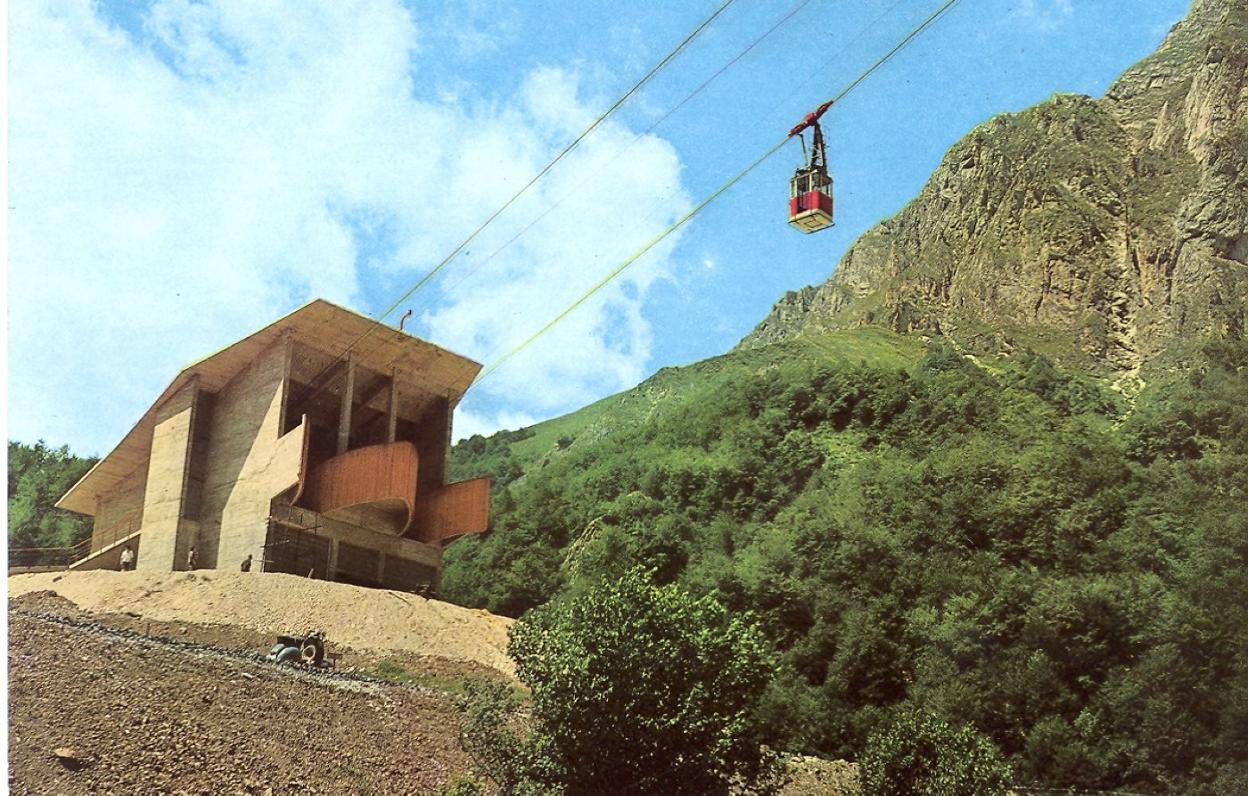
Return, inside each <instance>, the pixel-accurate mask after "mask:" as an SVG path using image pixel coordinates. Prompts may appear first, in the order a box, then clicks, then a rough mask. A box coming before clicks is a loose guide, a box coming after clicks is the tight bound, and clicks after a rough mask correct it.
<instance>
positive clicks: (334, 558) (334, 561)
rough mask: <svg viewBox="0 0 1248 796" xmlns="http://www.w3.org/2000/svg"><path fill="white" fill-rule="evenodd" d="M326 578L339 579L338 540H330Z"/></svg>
mask: <svg viewBox="0 0 1248 796" xmlns="http://www.w3.org/2000/svg"><path fill="white" fill-rule="evenodd" d="M325 580H338V540H337V539H330V540H329V561H328V562H326V564H325Z"/></svg>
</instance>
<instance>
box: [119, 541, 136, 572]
mask: <svg viewBox="0 0 1248 796" xmlns="http://www.w3.org/2000/svg"><path fill="white" fill-rule="evenodd" d="M132 569H134V550H132V549H131V548H130V545H126V546H125V547H123V548H122V549H121V571H122V572H127V571H129V570H132Z"/></svg>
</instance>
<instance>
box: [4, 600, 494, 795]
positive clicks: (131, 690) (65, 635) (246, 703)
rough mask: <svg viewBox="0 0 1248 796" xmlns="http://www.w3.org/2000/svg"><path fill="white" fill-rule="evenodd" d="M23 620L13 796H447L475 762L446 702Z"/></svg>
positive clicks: (12, 694) (12, 671) (12, 669)
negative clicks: (452, 782) (444, 789)
mask: <svg viewBox="0 0 1248 796" xmlns="http://www.w3.org/2000/svg"><path fill="white" fill-rule="evenodd" d="M70 610H71V612H72V609H70ZM61 613H65V612H63V611H62V612H61ZM9 620H10V624H9V699H10V702H9V708H10V715H9V789H10V791H11V792H13V793H17V794H24V793H32V794H77V793H136V794H137V793H228V794H238V793H245V794H275V793H276V794H284V793H373V794H378V793H437V792H438V790H439V788H440V785H441V784H442V783H444V782H446V781H447V780H448V779H449V778H451V777H453V776H454V775H455V774H459V773H466V772H467V771H468V770H469V768H470V766H471V763H470V761H469V760H468V758H467V757H466V755H465V754H464V753H463V751H462V750H461V749H460V748H459V743H458V739H457V734H456V730H457V727H458V723H459V713H458V709H457V708H456V705H455V703H454V700H453V699H452V698H450V697H449V696H446V695H441V694H437V693H433V692H429V691H427V690H421V689H414V688H404V687H399V686H392V685H379V684H371V683H363V684H361V683H355V682H336V681H333V680H330V679H328V678H324V677H316V676H313V675H308V674H304V675H300V674H299V673H297V672H292V671H291V670H289V669H282V668H279V667H276V666H273V665H271V664H262V663H257V662H248V661H239V660H231V659H222V658H217V657H212V656H208V655H202V654H194V653H189V652H187V651H185V650H178V649H171V648H169V647H167V646H164V645H161V644H157V643H151V642H148V641H146V640H144V639H141V638H139V639H134V638H117V637H114V636H110V635H108V634H101V633H97V632H91V631H90V630H88V629H83V628H79V627H66V626H63V625H57V624H54V623H49V622H47V621H45V620H43V619H40V618H36V617H32V616H29V615H24V614H22V613H20V612H14V613H11V614H10V617H9ZM58 753H59V755H60V756H59V757H58Z"/></svg>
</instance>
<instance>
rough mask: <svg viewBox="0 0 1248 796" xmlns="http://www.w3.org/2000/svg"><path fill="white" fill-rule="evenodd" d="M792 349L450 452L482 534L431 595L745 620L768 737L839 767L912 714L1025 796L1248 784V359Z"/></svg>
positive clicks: (502, 604) (461, 547) (718, 364)
mask: <svg viewBox="0 0 1248 796" xmlns="http://www.w3.org/2000/svg"><path fill="white" fill-rule="evenodd" d="M864 332H865V330H864ZM852 334H853V333H841V336H840V338H838V339H839V340H840V341H841V343H840V344H841V345H842V346H845V345H852V343H853V337H852ZM796 345H797V343H790V344H781V345H776V346H767V347H763V348H760V349H754V350H750V351H739V352H734V353H733V354H731V355H728V356H726V357H721V358H718V359H716V360H709V361H707V362H703V363H698V364H697V365H693V366H690V367H689V368H685V369H682V370H680V371H673V370H670V369H669V370H666V371H663V372H661V373H660V374H658V375H656V377H654V378H653V379H652V380H651V382H649V383H647V384H643V385H642V386H641V387H639V388H638V389H637V390H635V391H633V392H632V393H631V394H625V395H623V396H617V398H616V399H615V400H614V402H609V403H608V404H604V405H595V406H593V407H589V408H587V409H586V410H582V413H577V414H585V415H586V416H587V417H590V418H591V419H589V420H582V421H577V420H576V416H577V415H576V414H574V415H572V416H569V417H570V418H571V419H560V420H556V421H551V422H550V423H548V424H543V425H539V426H537V427H535V428H534V429H529V430H525V431H521V432H506V433H503V434H499V435H496V436H494V437H491V438H489V439H485V438H481V437H474V438H472V439H469V440H466V441H464V442H462V443H460V444H459V445H458V446H456V448H455V450H454V468H455V472H456V474H457V475H458V476H469V475H476V474H488V475H493V476H494V477H495V479H496V480H495V494H494V500H493V531H492V533H490V534H489V535H487V536H485V537H483V538H465V539H463V540H461V541H460V542H457V543H456V544H455V545H453V546H452V547H451V548H450V549H449V550H448V551H447V557H446V568H445V571H444V576H443V582H442V587H443V593H444V594H445V596H447V597H449V598H451V599H454V600H456V601H458V602H461V603H464V604H467V605H475V606H483V607H487V608H489V609H491V610H494V611H501V612H503V613H507V614H511V615H519V614H521V613H523V612H524V611H526V610H527V609H529V608H531V607H534V606H537V605H539V604H542V603H544V602H546V601H549V600H552V599H555V600H558V599H561V598H563V597H566V596H569V595H575V594H577V593H580V592H583V590H584V589H586V588H587V587H588V586H589V585H590V584H593V583H597V582H601V581H603V580H604V579H613V578H618V577H619V576H620V575H621V574H622V573H624V572H625V571H627V570H628V569H629V568H630V567H632V566H635V565H637V564H642V565H645V566H648V567H651V568H653V569H654V570H655V571H656V575H657V577H658V579H659V580H660V581H661V582H676V583H679V584H681V585H682V586H684V587H685V588H688V589H689V590H691V591H692V592H694V593H695V594H697V593H714V594H716V595H717V597H718V598H719V599H720V600H721V601H723V602H724V603H725V604H727V605H728V606H730V607H731V608H732V609H734V610H736V611H743V612H744V611H749V612H753V613H754V614H756V615H757V616H758V617H759V619H760V620H761V624H762V626H763V628H764V629H765V631H766V632H767V633H768V635H769V642H770V643H771V644H772V645H774V647H775V649H776V650H777V651H778V653H779V654H780V655H781V657H782V660H783V668H782V672H781V674H780V676H778V677H777V678H776V679H775V680H774V681H773V682H772V683H771V685H770V686H769V687H768V690H767V693H766V695H765V698H764V706H763V712H764V717H763V718H764V720H765V722H766V725H767V727H768V728H769V733H770V740H771V742H772V743H773V744H775V745H776V746H778V747H781V748H784V749H788V750H793V751H804V752H808V753H814V754H819V755H825V756H831V757H847V758H850V759H854V758H856V757H857V756H858V754H859V753H860V752H861V750H862V746H863V743H864V740H865V738H866V737H867V735H868V734H869V733H870V732H871V731H872V729H874V728H876V727H878V726H880V725H881V723H882V722H884V721H885V720H886V719H887V718H888V717H889V716H890V715H893V714H894V713H895V712H896V711H898V710H902V709H904V708H907V707H911V706H920V707H922V708H925V709H928V710H931V711H935V712H936V713H938V714H940V715H942V716H944V717H947V718H948V719H949V720H951V721H954V722H958V723H961V722H969V723H971V724H973V725H974V726H976V727H977V728H979V729H980V730H981V731H983V732H985V733H987V734H988V735H989V736H990V737H991V738H992V739H993V741H994V742H995V743H996V744H997V746H998V747H999V748H1000V749H1001V750H1002V751H1003V752H1004V753H1006V754H1007V755H1008V756H1009V758H1010V760H1011V763H1012V764H1013V765H1014V768H1015V771H1016V775H1017V776H1016V777H1015V781H1016V782H1029V783H1037V784H1044V785H1050V786H1062V787H1069V786H1076V787H1081V788H1122V787H1129V788H1132V789H1136V790H1145V791H1150V792H1151V791H1169V790H1181V791H1184V792H1208V793H1227V792H1235V791H1238V792H1246V791H1248V601H1246V600H1245V595H1248V567H1246V566H1245V565H1246V564H1248V510H1246V509H1248V406H1245V402H1244V400H1243V398H1244V396H1245V395H1248V342H1245V340H1244V339H1242V337H1241V338H1235V339H1226V340H1219V341H1213V342H1209V343H1207V344H1206V345H1205V346H1204V347H1203V349H1200V350H1199V351H1198V352H1195V353H1192V354H1191V355H1190V357H1189V358H1188V361H1186V362H1183V363H1181V366H1180V367H1179V368H1177V369H1171V370H1166V371H1161V370H1158V371H1156V372H1154V373H1152V374H1150V375H1148V376H1147V381H1148V383H1147V385H1146V386H1145V387H1144V388H1143V389H1142V391H1140V392H1139V393H1138V395H1133V396H1129V397H1128V396H1123V395H1121V394H1119V393H1117V392H1114V391H1113V390H1110V389H1108V388H1107V387H1105V386H1104V385H1103V383H1102V382H1098V381H1095V380H1093V379H1091V378H1090V377H1086V376H1082V375H1077V374H1072V373H1067V372H1063V371H1061V370H1060V369H1058V368H1057V367H1055V366H1054V365H1053V364H1052V363H1050V362H1049V361H1048V360H1046V359H1045V358H1043V357H1041V356H1038V355H1035V354H1024V355H1016V356H1013V357H1008V358H1005V357H1003V358H998V359H991V360H989V359H983V360H977V359H974V358H970V357H966V356H963V355H961V354H960V353H958V352H956V351H954V350H952V349H950V348H948V347H946V346H945V345H943V344H940V343H935V344H933V345H931V346H930V347H929V349H928V350H927V352H926V353H922V352H919V353H917V354H915V355H914V356H912V357H911V356H906V355H905V352H904V351H902V350H901V349H897V351H896V352H894V353H895V354H896V355H895V356H892V357H891V358H890V357H875V358H874V359H873V361H872V363H871V364H867V363H865V362H858V363H854V362H852V361H850V360H848V359H845V358H844V357H839V358H838V357H832V356H826V357H812V356H810V351H809V350H801V351H798V350H795V348H794V346H796ZM613 415H618V416H619V417H621V418H623V419H622V420H621V421H620V422H615V423H611V422H610V418H611V417H612V416H613ZM641 420H644V422H639V421H641ZM578 422H580V425H579V426H578V425H577V423H578ZM539 448H540V449H539ZM521 473H523V475H521Z"/></svg>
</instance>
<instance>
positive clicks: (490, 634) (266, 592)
mask: <svg viewBox="0 0 1248 796" xmlns="http://www.w3.org/2000/svg"><path fill="white" fill-rule="evenodd" d="M8 583H9V595H10V597H11V598H12V597H18V596H21V595H23V594H27V593H31V592H38V591H44V590H52V591H54V592H56V593H57V594H59V595H61V596H62V597H65V598H67V599H69V600H71V601H72V602H74V603H75V604H76V605H77V606H78V607H79V608H82V609H83V610H87V611H92V612H95V613H120V614H128V615H130V616H131V617H132V618H134V619H142V620H145V621H146V620H150V621H152V622H185V623H192V624H197V625H224V626H227V628H228V630H223V632H227V633H236V632H238V631H245V630H250V631H255V632H256V633H258V634H261V635H263V636H266V637H267V636H272V635H276V634H278V633H289V632H292V631H296V632H299V631H303V630H306V629H310V628H318V629H320V630H322V631H324V633H325V636H326V637H327V638H328V639H329V640H330V642H331V643H334V644H337V645H339V646H341V647H348V648H351V649H352V650H356V651H360V652H366V651H373V652H385V653H387V654H389V653H392V652H394V651H399V652H402V653H408V654H411V655H420V656H428V657H432V658H441V659H446V660H452V661H462V662H466V663H470V664H477V665H480V666H487V667H490V668H493V669H497V670H498V671H500V672H502V673H503V674H507V675H510V674H512V673H513V672H514V666H513V664H512V662H511V659H510V658H508V657H507V653H506V649H507V630H508V628H509V627H511V624H512V620H510V619H507V618H505V617H501V616H495V615H493V614H490V613H488V612H486V611H479V610H474V609H470V608H461V607H460V606H457V605H451V604H450V603H444V602H440V601H438V600H429V599H426V598H424V597H418V596H416V595H414V594H408V593H405V592H397V591H390V590H386V589H366V588H361V587H359V586H350V585H348V584H345V583H331V582H328V581H322V580H309V579H307V578H299V577H295V576H294V575H280V574H275V573H263V574H258V573H249V574H243V573H240V572H220V571H215V570H204V571H201V572H171V573H147V572H113V571H111V570H92V571H87V572H59V573H52V572H45V573H40V574H34V575H14V576H13V577H10V578H9V580H8Z"/></svg>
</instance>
